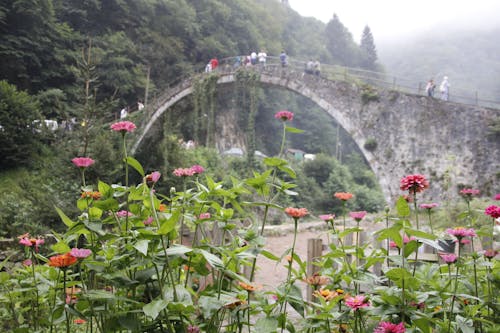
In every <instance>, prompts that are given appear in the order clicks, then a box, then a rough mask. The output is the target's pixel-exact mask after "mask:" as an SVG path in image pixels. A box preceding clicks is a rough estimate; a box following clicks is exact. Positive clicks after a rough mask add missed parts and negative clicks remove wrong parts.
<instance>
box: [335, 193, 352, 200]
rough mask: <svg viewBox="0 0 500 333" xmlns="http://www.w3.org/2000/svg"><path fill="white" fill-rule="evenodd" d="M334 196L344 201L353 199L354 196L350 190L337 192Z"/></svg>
mask: <svg viewBox="0 0 500 333" xmlns="http://www.w3.org/2000/svg"><path fill="white" fill-rule="evenodd" d="M334 196H335V198H337V199H340V200H342V201H347V200H349V199H352V197H353V195H352V193H349V192H336V193H335V194H334Z"/></svg>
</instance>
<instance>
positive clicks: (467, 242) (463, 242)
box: [460, 239, 471, 245]
mask: <svg viewBox="0 0 500 333" xmlns="http://www.w3.org/2000/svg"><path fill="white" fill-rule="evenodd" d="M470 243H471V240H470V239H462V240H460V244H462V245H468V244H470Z"/></svg>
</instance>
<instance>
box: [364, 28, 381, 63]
mask: <svg viewBox="0 0 500 333" xmlns="http://www.w3.org/2000/svg"><path fill="white" fill-rule="evenodd" d="M360 48H361V67H363V68H366V69H370V70H375V69H376V61H377V50H376V48H375V42H374V40H373V35H372V32H371V30H370V27H368V26H366V27H365V28H364V29H363V35H362V36H361V45H360Z"/></svg>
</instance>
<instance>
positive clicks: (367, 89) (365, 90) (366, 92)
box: [361, 84, 380, 105]
mask: <svg viewBox="0 0 500 333" xmlns="http://www.w3.org/2000/svg"><path fill="white" fill-rule="evenodd" d="M379 99H380V97H379V95H378V91H377V89H375V88H374V87H373V86H371V85H369V84H362V85H361V102H363V105H366V104H368V103H370V102H378V101H379Z"/></svg>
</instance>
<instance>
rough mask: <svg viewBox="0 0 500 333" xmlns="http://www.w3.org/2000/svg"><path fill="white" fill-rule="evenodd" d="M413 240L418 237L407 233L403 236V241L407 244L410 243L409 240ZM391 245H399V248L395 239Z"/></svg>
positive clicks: (394, 246)
mask: <svg viewBox="0 0 500 333" xmlns="http://www.w3.org/2000/svg"><path fill="white" fill-rule="evenodd" d="M413 240H417V239H416V238H415V237H414V236H411V237H408V236H407V235H404V236H403V243H405V244H408V243H409V242H411V241H413ZM389 247H392V248H396V247H398V248H399V246H398V245H397V244H396V242H395V241H390V242H389Z"/></svg>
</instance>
